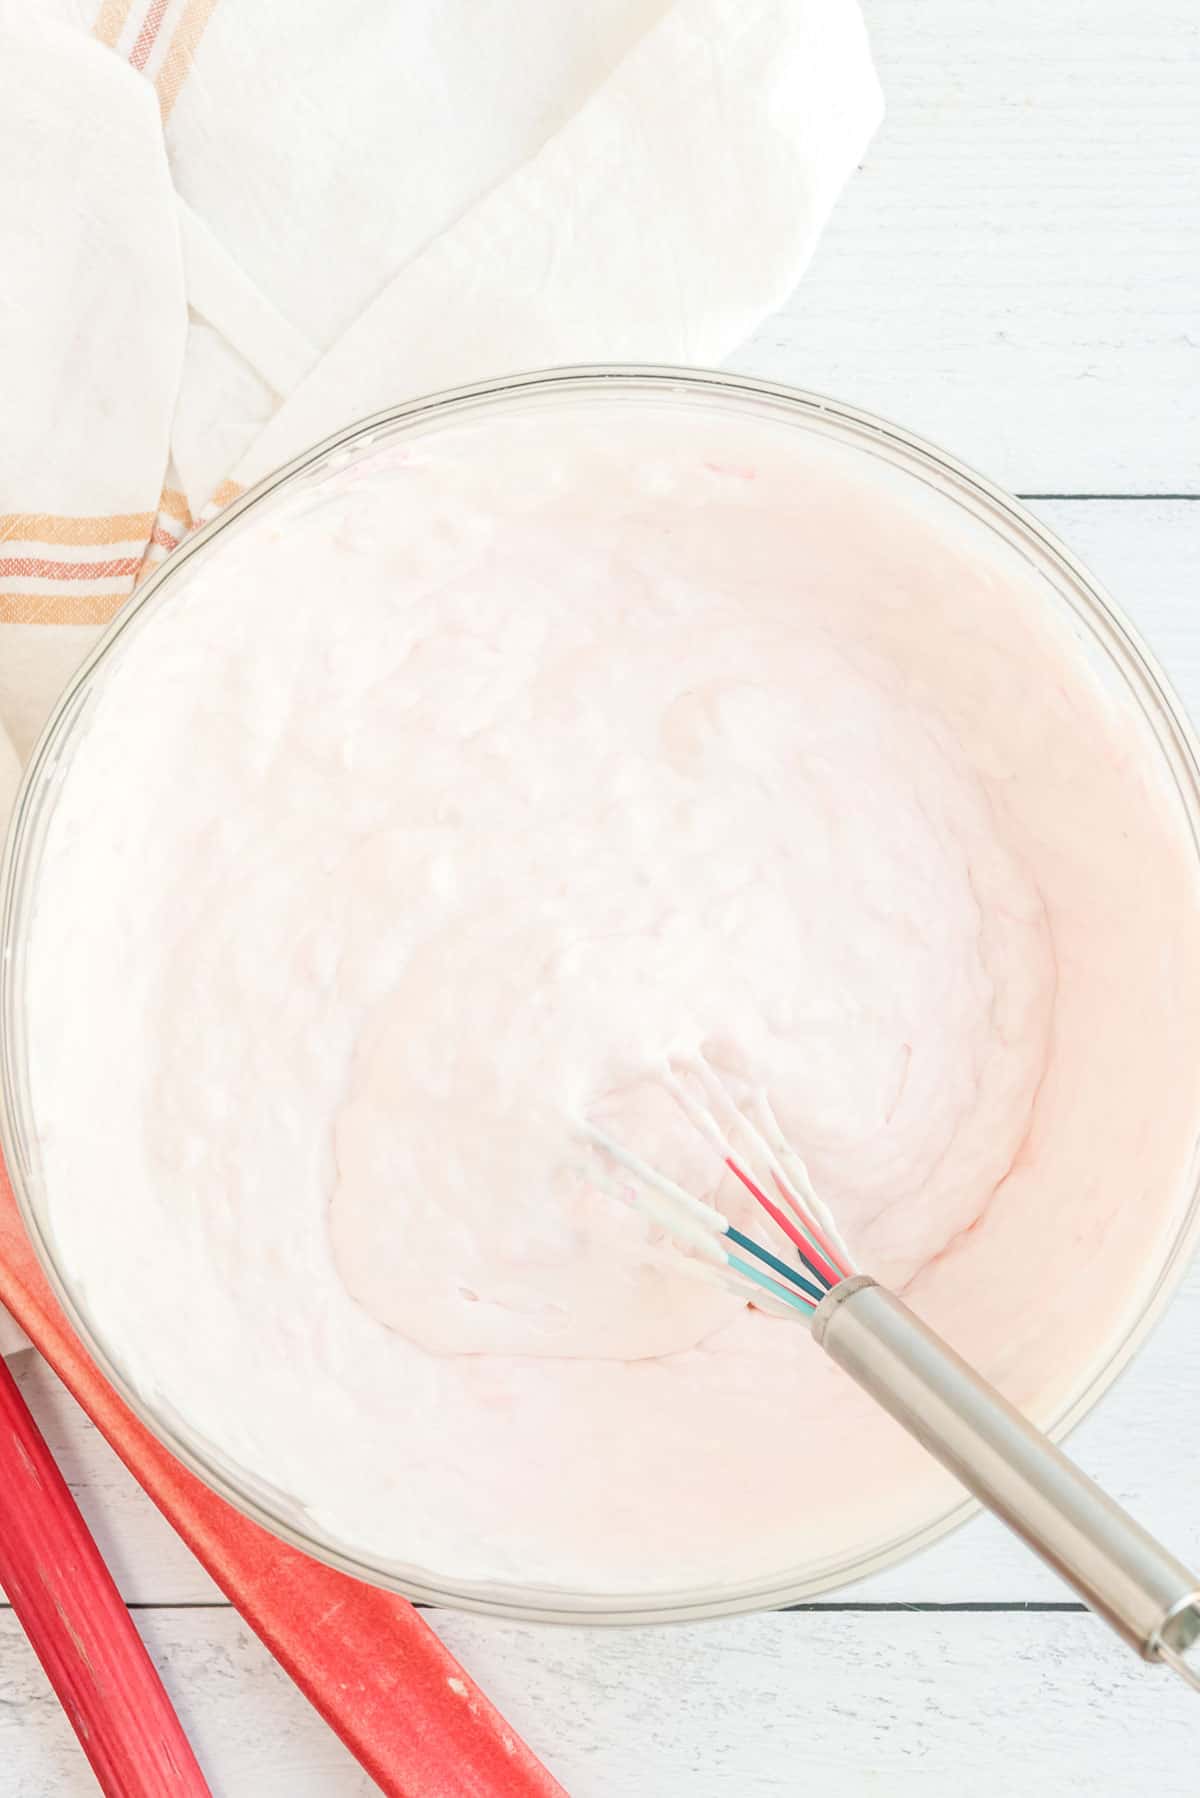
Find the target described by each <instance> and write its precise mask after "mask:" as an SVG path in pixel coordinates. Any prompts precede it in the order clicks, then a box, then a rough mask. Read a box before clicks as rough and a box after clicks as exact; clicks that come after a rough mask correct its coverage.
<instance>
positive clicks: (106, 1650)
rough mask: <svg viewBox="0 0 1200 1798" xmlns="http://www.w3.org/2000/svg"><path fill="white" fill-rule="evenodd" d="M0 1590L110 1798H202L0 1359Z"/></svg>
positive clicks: (178, 1735)
mask: <svg viewBox="0 0 1200 1798" xmlns="http://www.w3.org/2000/svg"><path fill="white" fill-rule="evenodd" d="M0 1586H2V1587H3V1588H4V1590H5V1592H6V1593H7V1594H8V1597H9V1600H10V1602H11V1604H12V1608H13V1610H14V1611H15V1612H16V1615H17V1619H18V1621H19V1622H20V1624H21V1627H22V1628H23V1629H24V1631H25V1634H26V1635H27V1636H28V1637H29V1640H30V1643H31V1644H32V1646H33V1650H34V1653H35V1654H36V1655H37V1657H38V1659H39V1661H41V1663H42V1666H43V1667H44V1668H45V1670H46V1673H47V1676H48V1678H49V1680H50V1684H51V1685H52V1686H53V1687H54V1690H55V1692H56V1693H57V1694H58V1697H59V1700H60V1702H61V1704H62V1707H63V1709H64V1710H65V1711H66V1713H67V1716H68V1718H69V1719H70V1721H71V1726H72V1728H73V1729H74V1731H75V1734H76V1735H77V1736H78V1737H79V1741H80V1744H81V1746H82V1748H83V1751H84V1753H85V1754H86V1755H87V1757H88V1760H89V1761H90V1762H91V1764H92V1769H93V1771H94V1773H95V1775H96V1778H97V1779H98V1780H99V1781H100V1786H101V1789H102V1790H103V1791H104V1792H105V1793H106V1795H107V1798H209V1788H208V1785H207V1783H206V1782H205V1779H204V1775H203V1774H202V1773H201V1771H200V1768H199V1766H198V1764H197V1762H196V1757H195V1755H194V1754H193V1753H192V1750H191V1747H190V1745H189V1743H188V1739H187V1737H186V1736H185V1735H184V1733H183V1728H182V1726H181V1724H180V1722H179V1719H178V1717H177V1716H176V1715H175V1712H174V1711H173V1710H172V1708H171V1701H170V1699H169V1698H168V1697H167V1694H166V1692H165V1691H164V1689H163V1684H162V1681H161V1680H160V1679H159V1677H158V1674H157V1673H156V1672H155V1669H154V1665H153V1663H152V1662H151V1660H150V1656H149V1655H148V1654H147V1653H146V1649H145V1646H144V1644H143V1642H142V1639H141V1637H140V1636H139V1635H138V1633H137V1630H136V1629H135V1628H134V1626H133V1620H132V1618H131V1617H130V1615H129V1612H128V1611H127V1610H126V1608H125V1604H124V1601H123V1599H122V1598H121V1594H120V1593H119V1592H118V1591H117V1588H116V1586H115V1585H114V1584H113V1579H112V1575H111V1574H110V1573H109V1571H108V1568H107V1567H106V1566H105V1565H104V1562H103V1560H102V1559H101V1558H100V1550H99V1549H98V1548H97V1547H96V1544H95V1542H94V1541H93V1540H92V1537H91V1535H90V1533H89V1531H88V1527H87V1524H86V1523H85V1522H84V1521H83V1518H82V1516H81V1515H80V1512H79V1507H78V1506H77V1505H76V1503H75V1500H74V1499H73V1498H72V1497H71V1494H70V1492H69V1491H68V1490H67V1485H66V1482H65V1480H64V1479H63V1477H62V1475H61V1473H60V1472H59V1471H58V1468H57V1467H56V1466H55V1463H54V1459H53V1457H52V1455H51V1453H50V1450H49V1449H48V1448H47V1446H46V1444H45V1442H44V1441H43V1440H42V1437H41V1434H40V1433H39V1431H38V1427H37V1425H36V1424H35V1423H34V1421H33V1418H32V1417H31V1416H30V1414H29V1410H28V1408H27V1406H26V1404H25V1401H24V1399H23V1398H22V1397H21V1394H20V1392H19V1391H18V1390H17V1384H16V1381H15V1380H14V1379H13V1377H12V1374H11V1373H10V1372H9V1370H8V1368H7V1366H6V1365H5V1363H4V1361H3V1360H2V1359H0Z"/></svg>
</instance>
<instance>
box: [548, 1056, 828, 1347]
mask: <svg viewBox="0 0 1200 1798" xmlns="http://www.w3.org/2000/svg"><path fill="white" fill-rule="evenodd" d="M662 1079H663V1084H664V1086H665V1088H666V1090H667V1091H669V1092H670V1093H671V1094H672V1096H673V1097H674V1098H675V1099H676V1100H677V1102H678V1104H679V1106H680V1109H681V1110H682V1111H683V1112H684V1114H685V1115H686V1117H687V1118H688V1119H689V1120H690V1121H691V1123H692V1124H693V1125H694V1126H695V1127H696V1129H697V1130H698V1131H699V1132H700V1134H701V1135H702V1136H703V1137H704V1138H705V1139H706V1140H707V1141H708V1143H709V1144H710V1145H711V1146H712V1148H713V1149H714V1150H715V1151H716V1153H717V1154H718V1155H719V1157H720V1159H721V1161H722V1162H723V1163H724V1165H725V1167H726V1168H727V1169H728V1170H729V1172H730V1173H731V1174H733V1175H734V1177H735V1178H736V1179H737V1180H738V1181H740V1183H741V1184H742V1186H743V1187H744V1188H745V1190H746V1191H747V1192H748V1193H749V1194H750V1195H751V1197H752V1198H753V1199H754V1200H755V1202H756V1203H757V1204H758V1205H759V1207H760V1208H761V1209H762V1211H764V1212H765V1213H766V1215H767V1216H768V1217H769V1218H770V1219H771V1221H772V1223H773V1224H774V1225H775V1226H776V1228H777V1229H778V1230H780V1231H781V1232H782V1234H783V1235H784V1236H785V1237H786V1238H787V1240H788V1242H789V1243H790V1244H791V1245H792V1248H793V1249H794V1251H795V1255H796V1259H797V1261H798V1262H799V1265H798V1266H794V1265H793V1264H792V1263H791V1262H790V1261H787V1260H785V1259H784V1258H783V1257H782V1256H781V1255H777V1254H775V1253H774V1252H773V1251H772V1250H771V1249H769V1248H768V1247H767V1246H766V1245H765V1244H764V1243H761V1242H758V1241H756V1240H755V1238H754V1237H752V1236H749V1235H747V1234H746V1232H745V1231H743V1230H741V1229H739V1228H738V1227H737V1225H736V1224H734V1223H732V1222H731V1221H730V1219H729V1218H727V1217H726V1216H725V1215H724V1213H723V1212H721V1211H719V1210H718V1209H717V1208H716V1206H715V1205H710V1204H708V1203H706V1202H705V1201H704V1200H702V1199H698V1198H696V1197H695V1196H694V1195H693V1194H692V1193H689V1192H685V1191H684V1189H683V1188H682V1187H681V1186H679V1185H678V1184H677V1183H676V1182H675V1181H674V1180H671V1179H669V1178H668V1177H667V1176H666V1175H665V1174H662V1173H660V1172H659V1171H658V1169H657V1168H654V1167H651V1166H650V1164H649V1163H648V1162H646V1161H644V1160H643V1159H642V1158H641V1157H640V1156H639V1155H636V1154H634V1153H633V1151H632V1150H630V1149H629V1148H627V1147H626V1145H625V1144H623V1143H620V1142H618V1141H617V1140H616V1139H615V1138H614V1137H613V1136H611V1135H610V1134H609V1133H608V1132H607V1131H606V1130H603V1129H601V1128H600V1127H599V1126H598V1125H596V1124H594V1123H587V1124H585V1125H584V1126H583V1127H582V1133H583V1135H584V1136H585V1137H586V1138H587V1140H588V1141H590V1142H591V1143H592V1144H593V1145H594V1146H595V1147H596V1148H597V1149H599V1150H600V1151H601V1152H602V1153H603V1155H604V1156H605V1158H606V1159H607V1161H608V1162H610V1163H612V1164H614V1165H615V1166H616V1167H617V1168H620V1169H621V1170H622V1171H623V1172H624V1173H625V1174H627V1175H629V1176H631V1180H630V1182H629V1183H628V1184H627V1185H625V1186H621V1185H620V1183H617V1182H614V1181H612V1180H608V1179H604V1178H603V1176H601V1177H600V1180H601V1184H603V1185H605V1186H606V1187H607V1188H608V1189H609V1190H615V1191H618V1192H620V1193H621V1195H622V1196H625V1197H627V1198H628V1200H629V1202H630V1203H631V1204H632V1205H633V1206H634V1207H635V1209H637V1210H638V1211H640V1212H642V1213H643V1215H645V1216H646V1217H648V1218H649V1219H650V1220H651V1221H652V1222H653V1223H655V1224H656V1225H657V1226H658V1227H659V1228H660V1229H662V1230H664V1231H665V1232H666V1234H667V1235H668V1236H669V1237H671V1238H672V1240H673V1241H674V1242H675V1243H676V1245H677V1246H678V1247H679V1248H681V1249H683V1250H684V1251H685V1253H688V1254H689V1255H690V1256H691V1257H693V1258H698V1259H699V1260H700V1261H701V1262H702V1263H704V1264H706V1265H707V1266H709V1267H716V1268H717V1269H719V1270H722V1271H723V1273H724V1276H725V1283H726V1284H727V1285H729V1286H731V1287H732V1288H733V1289H734V1290H736V1291H738V1292H739V1293H741V1294H742V1295H743V1296H757V1295H759V1294H765V1295H766V1296H767V1297H768V1298H769V1299H771V1300H773V1301H774V1303H775V1304H776V1305H777V1306H783V1307H784V1308H785V1309H787V1310H790V1311H793V1312H798V1313H800V1314H801V1315H802V1316H804V1317H805V1318H809V1317H811V1316H812V1314H813V1312H814V1311H815V1310H816V1308H817V1306H818V1305H819V1304H820V1303H821V1301H822V1299H823V1298H824V1297H825V1295H826V1294H827V1293H828V1292H830V1291H832V1289H833V1288H834V1287H835V1286H836V1285H838V1284H839V1283H840V1282H841V1281H842V1280H844V1279H846V1278H847V1277H848V1276H849V1275H850V1274H851V1273H852V1272H853V1265H854V1264H853V1262H852V1261H851V1259H850V1256H849V1253H848V1251H847V1249H846V1246H845V1244H844V1243H843V1242H842V1240H841V1238H840V1237H839V1236H838V1234H837V1231H836V1229H835V1228H834V1226H833V1222H832V1219H830V1218H829V1216H828V1214H827V1213H826V1212H825V1208H824V1206H822V1205H821V1203H820V1201H819V1199H818V1198H817V1195H816V1193H815V1191H814V1189H813V1186H812V1182H811V1181H810V1180H809V1178H808V1171H807V1169H806V1168H805V1166H804V1163H803V1161H802V1160H801V1159H800V1157H799V1155H798V1154H797V1153H796V1152H795V1150H794V1149H793V1148H792V1147H791V1146H790V1145H789V1144H788V1143H787V1141H786V1139H785V1138H784V1136H783V1133H782V1132H781V1130H780V1129H779V1125H778V1123H777V1121H776V1119H775V1117H774V1114H773V1113H772V1111H771V1109H770V1106H769V1104H768V1102H767V1100H766V1098H765V1095H763V1094H754V1095H752V1099H751V1102H750V1105H747V1103H746V1102H742V1103H740V1104H739V1103H738V1102H736V1101H735V1100H734V1098H733V1096H732V1095H731V1093H730V1092H729V1090H728V1088H727V1087H726V1085H725V1083H724V1082H723V1081H722V1080H721V1078H720V1076H719V1075H718V1074H717V1073H716V1071H715V1070H714V1069H713V1068H712V1066H711V1065H710V1064H709V1063H708V1062H706V1061H700V1060H697V1061H695V1062H690V1063H688V1064H686V1065H684V1066H683V1067H682V1068H680V1069H676V1068H675V1067H674V1066H673V1065H669V1066H667V1067H665V1068H664V1070H663V1075H662ZM697 1089H699V1091H700V1092H701V1093H703V1094H704V1097H699V1096H698V1094H697ZM751 1106H752V1108H753V1111H754V1113H755V1114H756V1115H755V1116H752V1115H751ZM721 1112H726V1113H728V1115H729V1116H730V1118H731V1123H730V1124H729V1125H728V1126H726V1125H723V1124H722V1123H721V1121H720V1113H721ZM735 1132H736V1134H737V1135H738V1136H739V1137H740V1138H741V1140H742V1141H743V1142H744V1143H745V1145H746V1147H745V1148H744V1149H739V1148H737V1147H735V1145H734V1141H733V1135H734V1133H735ZM752 1167H753V1170H754V1171H753V1172H752V1171H751V1168H752ZM760 1169H761V1170H762V1171H761V1177H760V1178H757V1179H756V1178H755V1173H758V1172H759V1170H760ZM768 1185H770V1186H773V1187H774V1189H775V1193H776V1195H777V1196H776V1197H775V1198H772V1197H771V1195H770V1193H769V1192H768V1191H767V1190H766V1189H767V1187H768Z"/></svg>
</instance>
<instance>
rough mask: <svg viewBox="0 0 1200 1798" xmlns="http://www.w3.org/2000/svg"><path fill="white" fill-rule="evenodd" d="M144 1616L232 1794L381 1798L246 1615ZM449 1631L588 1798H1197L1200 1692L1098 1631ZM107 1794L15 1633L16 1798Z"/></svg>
mask: <svg viewBox="0 0 1200 1798" xmlns="http://www.w3.org/2000/svg"><path fill="white" fill-rule="evenodd" d="M138 1621H139V1625H140V1626H141V1627H142V1629H143V1633H144V1634H145V1636H146V1638H147V1641H148V1642H149V1644H150V1647H151V1650H152V1652H153V1653H154V1655H155V1659H156V1661H157V1662H158V1664H159V1666H160V1667H161V1668H162V1670H163V1673H164V1677H165V1678H166V1680H167V1682H168V1685H169V1687H170V1690H171V1693H172V1696H173V1697H174V1699H175V1701H176V1703H177V1704H178V1706H179V1708H180V1711H181V1713H182V1715H183V1718H184V1721H185V1724H186V1726H187V1728H188V1730H189V1733H190V1734H191V1738H192V1741H193V1743H194V1744H195V1747H196V1750H197V1753H198V1754H199V1756H200V1759H201V1761H202V1762H203V1764H204V1766H205V1769H206V1772H207V1773H208V1775H209V1778H210V1780H211V1782H212V1785H213V1788H214V1791H215V1792H216V1793H217V1794H218V1798H365V1795H366V1794H367V1793H369V1792H373V1791H374V1790H375V1788H374V1786H372V1785H371V1783H370V1782H369V1781H368V1780H367V1779H366V1777H365V1775H364V1774H362V1773H361V1771H360V1770H359V1769H358V1768H357V1767H356V1766H355V1765H354V1764H353V1763H352V1762H351V1760H350V1759H349V1757H348V1756H347V1755H346V1753H345V1752H344V1750H343V1749H342V1748H341V1747H340V1745H339V1744H338V1743H337V1742H336V1741H335V1740H334V1738H333V1737H332V1736H331V1735H330V1733H329V1731H328V1730H327V1729H326V1728H325V1726H324V1724H322V1723H321V1721H320V1719H319V1718H318V1717H317V1716H316V1714H315V1713H314V1712H313V1711H311V1710H310V1709H309V1708H308V1706H307V1704H306V1703H305V1701H304V1700H303V1699H302V1698H301V1697H300V1695H299V1693H298V1692H296V1691H295V1690H294V1688H293V1687H292V1686H291V1685H290V1684H289V1682H288V1681H287V1679H286V1677H285V1676H284V1675H283V1674H282V1673H281V1672H280V1671H279V1669H278V1668H277V1667H276V1666H275V1665H274V1663H273V1662H272V1661H271V1660H270V1657H269V1656H268V1655H267V1654H266V1653H265V1651H264V1650H262V1649H261V1648H260V1647H259V1645H258V1643H257V1642H256V1641H255V1640H254V1639H253V1638H252V1637H250V1636H249V1635H248V1634H247V1632H246V1631H245V1630H244V1629H243V1628H241V1626H240V1625H239V1623H238V1621H237V1619H236V1617H234V1616H233V1615H232V1614H231V1613H230V1612H229V1611H226V1610H218V1611H205V1610H192V1611H151V1612H146V1613H141V1614H140V1615H139V1619H138ZM437 1627H438V1630H439V1633H440V1634H441V1635H443V1636H444V1638H445V1640H446V1641H447V1643H448V1644H449V1646H450V1647H451V1648H452V1649H453V1651H454V1652H455V1653H456V1654H457V1655H459V1656H460V1657H461V1658H462V1659H463V1660H464V1662H466V1663H467V1664H468V1665H470V1667H471V1668H472V1670H473V1671H474V1672H475V1673H476V1674H477V1676H478V1678H479V1679H480V1681H481V1683H482V1684H483V1685H484V1687H485V1689H486V1690H487V1691H488V1692H489V1694H490V1696H491V1697H492V1698H493V1699H495V1701H496V1702H497V1703H498V1704H499V1705H500V1707H501V1709H502V1710H503V1712H504V1713H505V1715H506V1716H507V1717H508V1718H509V1719H510V1720H511V1722H512V1723H513V1725H514V1726H515V1727H516V1728H517V1729H518V1730H519V1731H520V1732H521V1733H522V1734H523V1735H524V1736H525V1738H526V1740H527V1741H528V1742H529V1743H530V1745H531V1746H532V1747H533V1748H534V1749H535V1751H536V1752H538V1753H539V1754H540V1755H541V1756H542V1758H543V1759H544V1760H545V1761H546V1762H547V1764H548V1765H549V1766H550V1768H551V1769H552V1771H553V1772H554V1773H556V1774H557V1776H558V1778H559V1779H560V1780H561V1781H562V1782H563V1784H564V1785H565V1787H566V1789H567V1791H568V1792H570V1793H571V1798H684V1795H685V1794H686V1798H731V1795H733V1794H737V1795H738V1798H776V1795H777V1798H784V1795H785V1794H786V1798H795V1794H796V1793H798V1792H801V1791H804V1792H816V1791H821V1790H825V1791H835V1792H850V1793H852V1794H854V1795H855V1798H858V1795H859V1794H863V1795H865V1794H867V1793H873V1792H879V1793H892V1792H900V1793H910V1792H911V1793H914V1794H915V1793H918V1792H919V1793H920V1794H921V1798H961V1794H962V1792H963V1791H964V1790H965V1789H967V1788H968V1787H969V1789H970V1791H971V1793H972V1798H1018V1795H1020V1798H1061V1794H1062V1793H1063V1791H1064V1790H1066V1789H1069V1788H1072V1787H1075V1786H1077V1785H1078V1786H1081V1787H1085V1788H1086V1787H1087V1786H1088V1785H1089V1784H1090V1787H1091V1789H1092V1790H1093V1791H1094V1792H1096V1793H1098V1794H1100V1795H1101V1798H1109V1795H1112V1798H1115V1795H1116V1794H1118V1793H1119V1794H1122V1795H1124V1794H1135V1793H1136V1794H1141V1793H1150V1792H1153V1793H1155V1794H1157V1795H1158V1798H1185V1794H1188V1795H1190V1794H1191V1793H1193V1792H1194V1791H1195V1743H1196V1699H1195V1697H1194V1695H1191V1694H1189V1693H1187V1692H1186V1691H1185V1690H1183V1688H1182V1687H1178V1686H1177V1685H1176V1684H1175V1682H1174V1681H1173V1680H1172V1678H1171V1676H1170V1675H1169V1674H1167V1673H1166V1672H1165V1671H1163V1670H1162V1669H1156V1668H1155V1669H1152V1668H1146V1667H1143V1666H1142V1665H1141V1664H1140V1663H1139V1662H1138V1661H1137V1660H1136V1659H1135V1658H1134V1657H1133V1656H1132V1655H1130V1654H1129V1652H1128V1650H1126V1649H1123V1648H1121V1647H1120V1645H1119V1644H1118V1643H1117V1642H1116V1641H1115V1640H1114V1639H1113V1638H1111V1637H1110V1636H1109V1635H1108V1634H1107V1632H1105V1631H1104V1630H1103V1629H1102V1627H1101V1626H1100V1625H1099V1624H1098V1623H1096V1622H1095V1621H1094V1620H1093V1619H1092V1618H1090V1617H1086V1616H1081V1615H1064V1614H1062V1613H1049V1614H1047V1613H1041V1614H1029V1613H1014V1612H1008V1613H1004V1614H999V1615H997V1614H994V1613H993V1614H985V1615H973V1616H970V1617H963V1616H961V1615H958V1616H946V1615H930V1614H928V1613H924V1614H919V1613H902V1612H901V1613H898V1612H886V1613H882V1614H879V1613H877V1614H875V1615H873V1616H870V1617H863V1616H861V1615H857V1616H846V1615H830V1614H829V1613H822V1614H817V1615H812V1614H809V1615H804V1616H783V1617H780V1616H775V1617H753V1618H740V1619H738V1620H736V1621H730V1622H725V1623H721V1624H712V1625H700V1626H696V1627H693V1628H688V1629H672V1630H622V1631H617V1632H607V1631H598V1630H561V1631H559V1630H551V1629H547V1628H540V1629H539V1628H534V1627H531V1626H527V1625H516V1624H497V1623H492V1622H485V1621H483V1620H481V1619H477V1618H467V1617H462V1616H459V1615H455V1614H451V1613H445V1614H444V1615H442V1616H441V1617H440V1618H439V1619H438V1624H437ZM435 1789H436V1788H435V1786H434V1784H433V1782H432V1780H431V1783H430V1793H431V1794H432V1793H433V1791H434V1790H435ZM94 1791H95V1787H94V1785H93V1784H92V1783H91V1780H90V1776H89V1775H88V1773H87V1770H86V1767H85V1766H84V1764H83V1762H82V1757H81V1756H80V1755H79V1752H78V1749H77V1748H76V1746H75V1743H74V1740H73V1738H72V1736H71V1733H70V1730H69V1728H68V1726H67V1723H66V1721H65V1719H64V1718H63V1716H62V1714H61V1712H60V1711H59V1710H58V1707H57V1705H56V1704H55V1703H54V1700H53V1698H52V1696H51V1694H50V1692H49V1689H48V1687H47V1686H46V1684H45V1681H44V1679H43V1677H42V1674H41V1670H40V1668H38V1667H37V1665H36V1663H34V1661H33V1659H32V1657H31V1655H30V1654H29V1651H28V1647H27V1645H26V1644H25V1642H24V1640H23V1638H22V1637H21V1636H20V1632H19V1631H18V1630H17V1627H16V1624H15V1622H14V1621H13V1619H12V1618H11V1616H9V1617H0V1792H2V1793H3V1794H4V1798H92V1794H93V1793H94Z"/></svg>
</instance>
